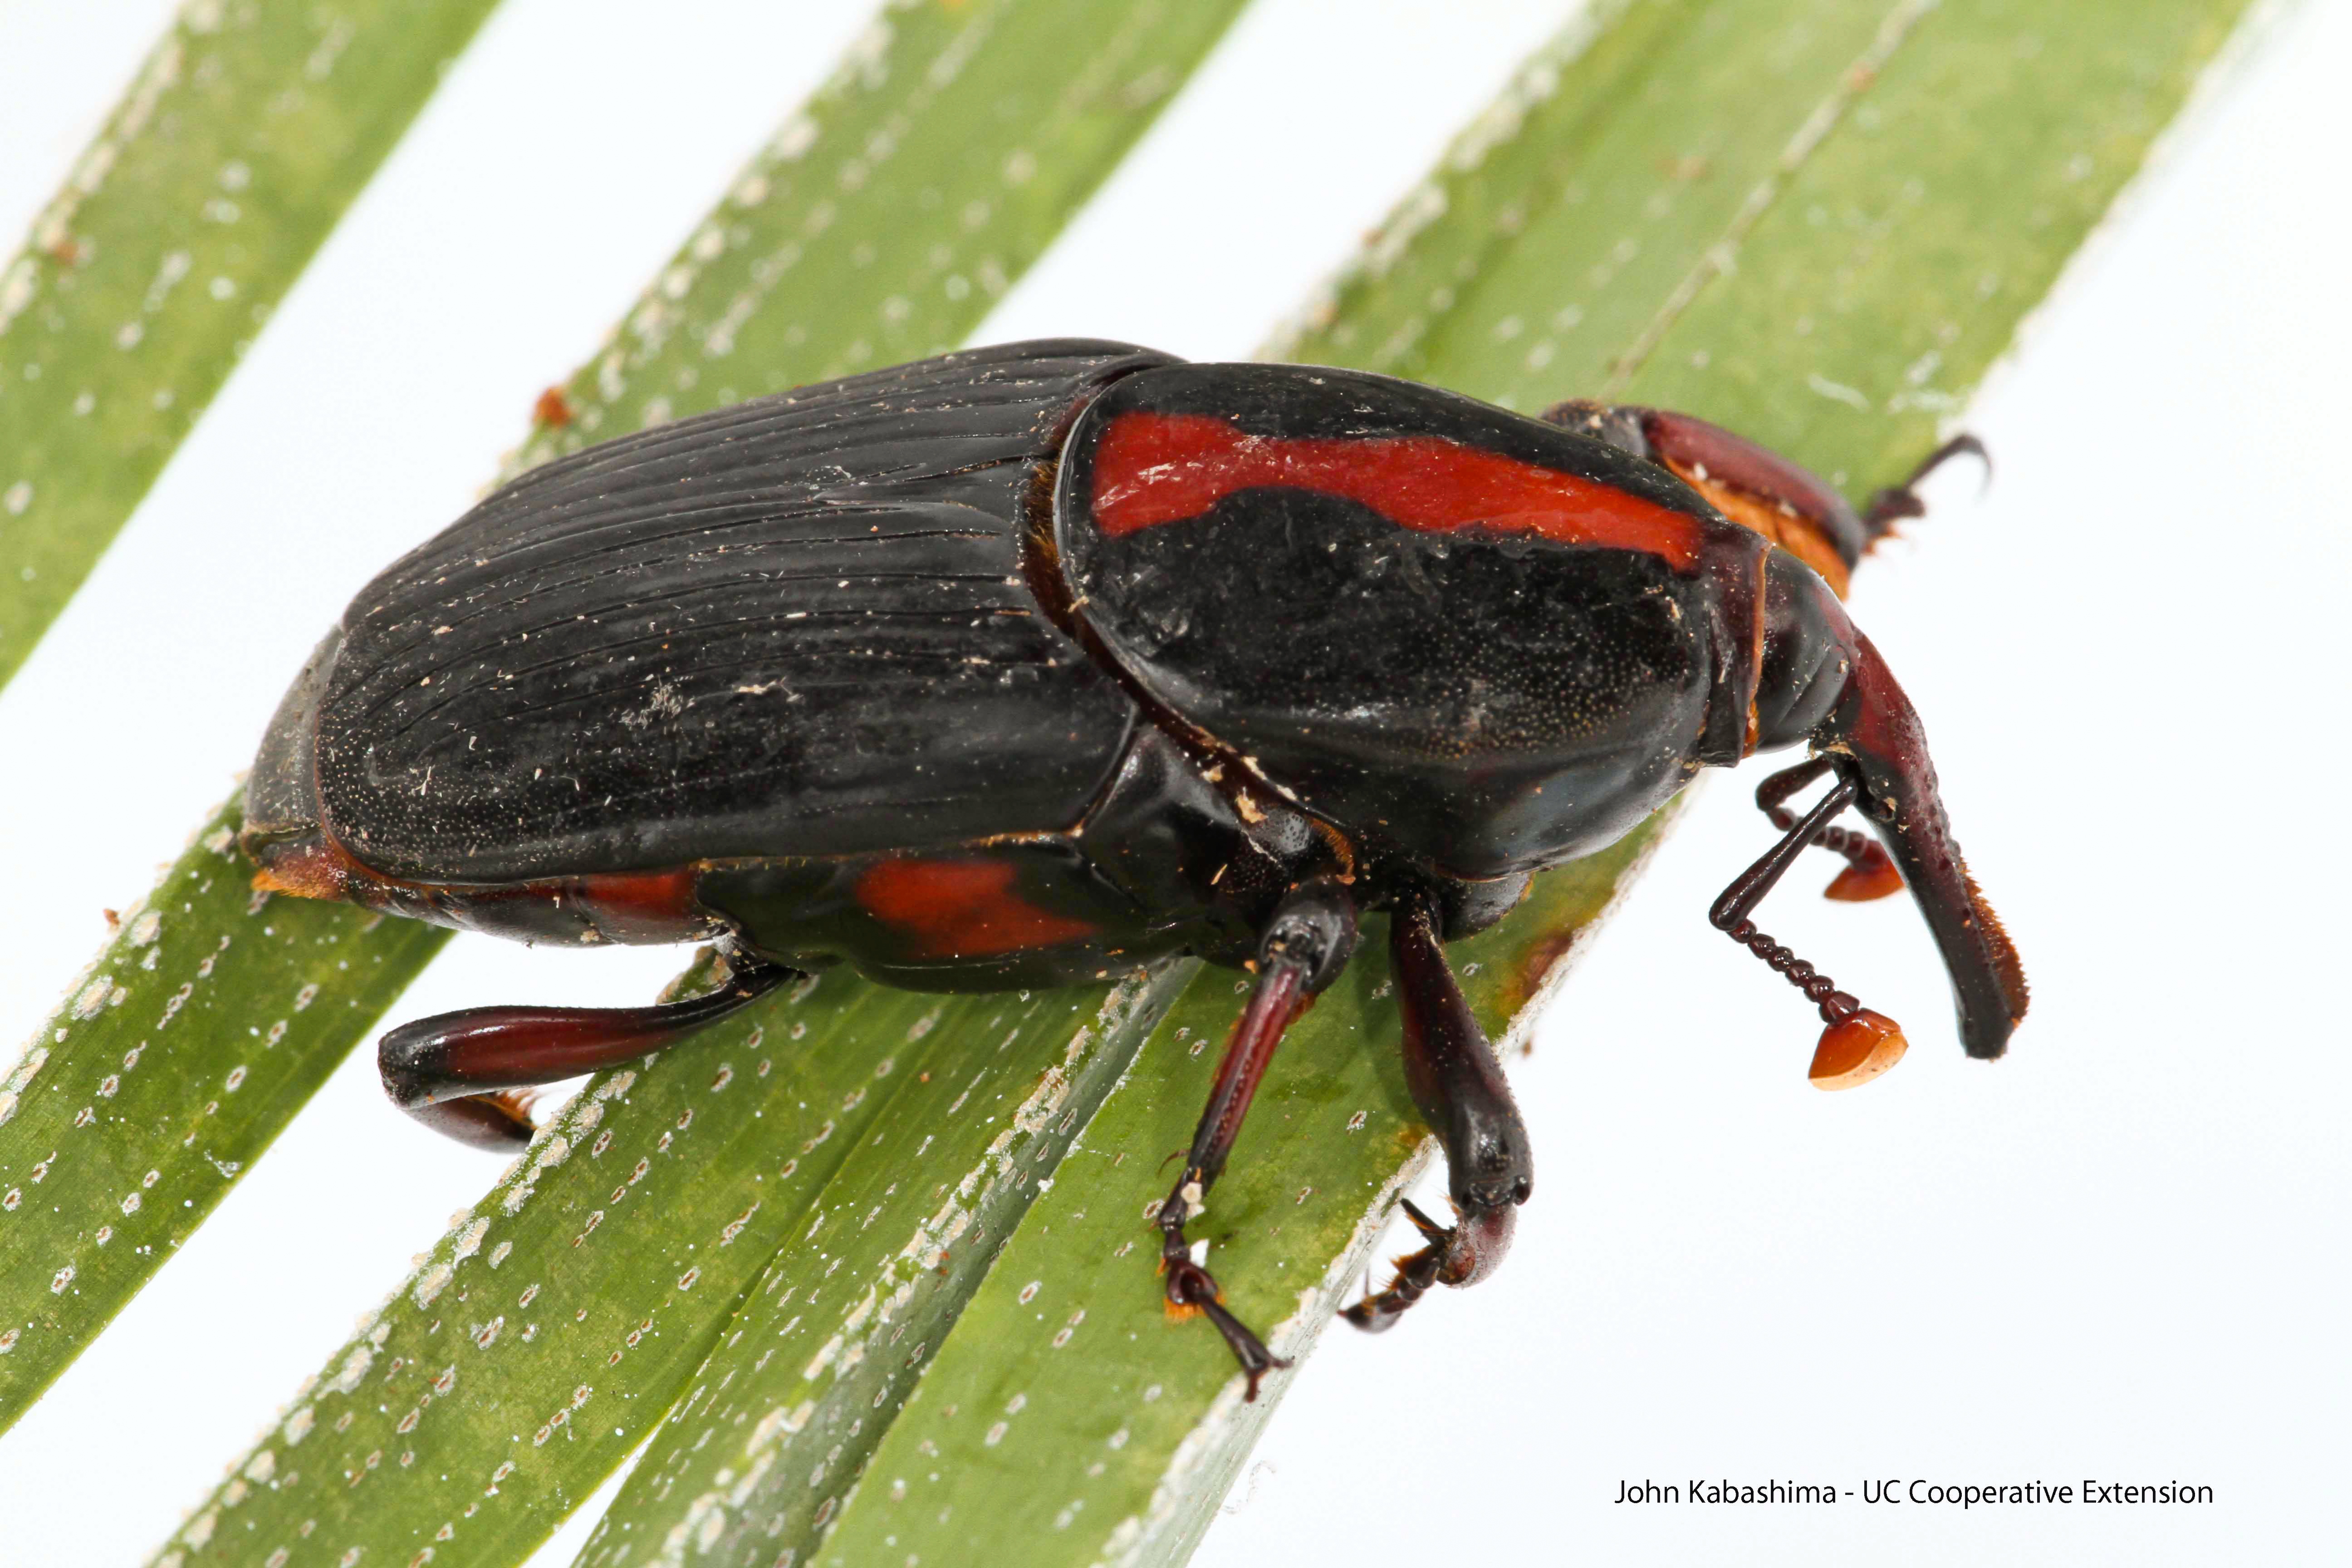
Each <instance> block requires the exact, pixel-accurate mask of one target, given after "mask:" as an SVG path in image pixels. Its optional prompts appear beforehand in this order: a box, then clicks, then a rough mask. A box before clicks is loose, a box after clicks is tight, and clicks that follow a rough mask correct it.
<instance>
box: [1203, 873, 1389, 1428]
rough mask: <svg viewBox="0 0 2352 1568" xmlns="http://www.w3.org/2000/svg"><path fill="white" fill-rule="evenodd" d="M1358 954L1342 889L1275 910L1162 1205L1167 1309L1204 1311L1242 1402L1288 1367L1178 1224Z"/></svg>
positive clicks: (1312, 886)
mask: <svg viewBox="0 0 2352 1568" xmlns="http://www.w3.org/2000/svg"><path fill="white" fill-rule="evenodd" d="M1355 949H1356V901H1355V899H1354V898H1353V896H1352V895H1350V894H1349V891H1348V889H1346V888H1345V887H1343V886H1341V885H1340V884H1339V883H1338V882H1330V881H1321V880H1318V881H1313V882H1307V883H1305V884H1303V885H1301V886H1299V887H1297V888H1294V889H1291V890H1290V892H1289V893H1288V894H1286V896H1285V897H1284V899H1283V900H1282V902H1281V903H1280V904H1279V905H1278V906H1276V910H1275V913H1274V918H1273V920H1271V921H1268V922H1267V924H1266V928H1265V935H1264V936H1263V937H1262V938H1260V939H1259V942H1258V955H1257V984H1256V986H1255V988H1254V989H1253V990H1252V991H1251V993H1250V999H1249V1005H1248V1006H1246V1007H1244V1009H1243V1010H1242V1016H1241V1018H1240V1020H1239V1021H1238V1022H1237V1023H1235V1024H1234V1033H1233V1037H1232V1038H1231V1039H1230V1040H1228V1041H1227V1042H1226V1044H1225V1055H1224V1059H1223V1060H1222V1061H1221V1062H1219V1063H1218V1064H1217V1079H1216V1083H1215V1085H1214V1086H1213V1088H1211V1089H1210V1090H1209V1103H1208V1107H1207V1109H1205V1110H1202V1112H1201V1122H1200V1125H1199V1127H1198V1128H1196V1129H1195V1130H1194V1131H1193V1133H1192V1149H1191V1150H1190V1151H1189V1152H1187V1153H1186V1154H1185V1156H1184V1171H1183V1173H1182V1174H1181V1175H1180V1176H1178V1177H1177V1178H1176V1185H1175V1187H1174V1189H1173V1190H1171V1192H1170V1193H1169V1194H1168V1197H1167V1200H1166V1201H1165V1202H1164V1203H1162V1204H1161V1205H1160V1269H1161V1271H1162V1272H1163V1273H1164V1274H1165V1275H1166V1276H1167V1293H1168V1305H1169V1308H1170V1310H1172V1311H1175V1312H1177V1313H1179V1314H1182V1315H1188V1316H1189V1315H1190V1314H1191V1313H1192V1312H1195V1311H1197V1312H1200V1313H1202V1314H1203V1315H1205V1316H1206V1317H1207V1318H1208V1320H1209V1321H1210V1322H1212V1323H1213V1324H1215V1325H1216V1329H1217V1332H1218V1333H1220V1334H1222V1335H1223V1336H1224V1341H1225V1343H1226V1345H1227V1346H1228V1347H1229V1348H1231V1350H1232V1351H1233V1352H1234V1360H1235V1361H1238V1362H1239V1363H1241V1366H1242V1373H1243V1375H1244V1376H1246V1377H1247V1378H1248V1379H1249V1392H1248V1394H1246V1395H1245V1396H1244V1397H1246V1398H1249V1399H1255V1398H1256V1397H1257V1385H1258V1380H1259V1379H1261V1378H1263V1377H1265V1374H1266V1373H1269V1372H1272V1371H1273V1370H1274V1369H1275V1368H1276V1367H1280V1366H1287V1365H1289V1364H1290V1363H1287V1362H1286V1361H1283V1360H1281V1359H1280V1358H1278V1357H1277V1356H1276V1355H1275V1354H1274V1352H1271V1351H1269V1350H1267V1349H1266V1348H1265V1341H1263V1340H1261V1339H1259V1338H1258V1337H1257V1335H1256V1334H1255V1333H1253V1332H1252V1331H1250V1330H1249V1328H1248V1327H1247V1326H1246V1325H1244V1323H1243V1322H1242V1321H1241V1320H1240V1319H1238V1318H1236V1317H1234V1315H1233V1313H1231V1312H1230V1311H1228V1310H1225V1305H1224V1301H1223V1295H1224V1292H1223V1289H1220V1288H1219V1286H1218V1284H1217V1281H1216V1278H1215V1276H1213V1275H1212V1274H1211V1273H1210V1272H1209V1271H1208V1269H1207V1268H1205V1267H1203V1266H1202V1264H1201V1262H1200V1261H1199V1260H1198V1259H1196V1258H1194V1257H1193V1256H1192V1243H1191V1242H1189V1241H1187V1240H1186V1239H1185V1237H1184V1222H1185V1221H1186V1220H1188V1219H1191V1218H1192V1217H1194V1216H1196V1215H1199V1214H1200V1213H1201V1212H1202V1207H1203V1203H1204V1200H1205V1199H1206V1197H1207V1195H1208V1192H1209V1189H1210V1188H1211V1187H1212V1186H1213V1185H1215V1184H1216V1180H1217V1177H1218V1176H1219V1175H1220V1174H1221V1173H1223V1171H1224V1168H1225V1160H1226V1158H1227V1157H1228V1156H1229V1155H1231V1154H1232V1152H1233V1148H1234V1139H1235V1138H1237V1137H1239V1136H1240V1134H1241V1130H1242V1118H1243V1117H1244V1116H1246V1115H1248V1114H1249V1106H1250V1100H1251V1099H1252V1098H1253V1097H1254V1096H1255V1094H1256V1093H1257V1086H1258V1083H1259V1081H1260V1080H1261V1079H1264V1078H1265V1069H1266V1068H1267V1067H1268V1066H1269V1065H1270V1064H1271V1063H1272V1062H1273V1060H1274V1048H1275V1047H1276V1046H1277V1045H1279V1044H1281V1043H1282V1035H1283V1031H1284V1030H1285V1029H1287V1028H1288V1027H1289V1026H1290V1025H1291V1022H1292V1020H1294V1019H1296V1018H1297V1016H1298V1015H1299V1014H1301V1013H1303V1012H1305V1011H1306V1010H1307V1005H1308V1004H1309V1003H1310V1002H1311V1001H1312V1000H1313V999H1314V997H1315V994H1316V993H1318V992H1319V991H1321V990H1322V989H1323V988H1324V987H1325V986H1327V985H1328V984H1331V982H1332V981H1334V980H1336V979H1338V978H1339V972H1340V971H1341V970H1342V969H1344V968H1346V967H1347V964H1348V958H1349V954H1351V953H1352V952H1355Z"/></svg>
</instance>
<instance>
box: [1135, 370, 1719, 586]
mask: <svg viewBox="0 0 2352 1568" xmlns="http://www.w3.org/2000/svg"><path fill="white" fill-rule="evenodd" d="M1249 489H1299V490H1315V491H1318V492H1319V493H1321V494H1325V495H1336V496H1344V497H1346V498H1347V499H1348V500H1352V501H1357V502H1360V504H1362V505H1364V506H1368V507H1370V508H1371V509H1372V510H1375V511H1377V512H1379V513H1380V514H1381V516H1383V517H1385V518H1387V519H1388V520H1389V521H1391V522H1394V523H1395V524H1397V525H1398V526H1399V527H1400V528H1410V529H1412V530H1414V531H1418V532H1423V533H1451V532H1453V531H1455V530H1456V529H1462V528H1471V527H1477V528H1486V529H1493V530H1496V531H1501V532H1507V533H1535V534H1540V535H1542V536H1543V537H1544V538H1546V539H1552V540H1558V541H1559V542H1561V543H1563V544H1600V545H1607V546H1610V547H1612V548H1614V549H1620V550H1642V551H1647V552H1650V553H1652V554H1654V555H1660V556H1663V557H1664V558H1665V559H1666V561H1668V562H1669V563H1672V564H1673V566H1674V568H1675V570H1676V571H1678V572H1688V571H1691V570H1693V569H1695V568H1696V566H1697V564H1698V559H1699V552H1700V551H1701V550H1702V549H1703V548H1704V546H1705V543H1706V525H1705V524H1704V523H1702V522H1701V521H1699V520H1698V519H1696V518H1695V517H1688V516H1685V515H1684V514H1683V513H1681V512H1678V511H1673V510H1668V509H1667V508H1665V507H1662V506H1659V505H1657V504H1656V503H1655V502H1654V501H1646V500H1643V499H1642V498H1641V497H1639V496H1634V495H1628V494H1627V493H1626V492H1625V491H1623V490H1621V489H1615V488H1613V487H1612V486H1609V485H1604V484H1601V483H1598V482H1596V481H1594V480H1591V479H1580V478H1578V477H1577V476H1576V475H1574V474H1564V473H1561V472H1559V470H1557V469H1554V468H1544V467H1541V466H1540V465H1538V464H1535V463H1526V462H1521V461H1520V460H1519V459H1517V458H1507V457H1504V456H1503V455H1502V454H1501V453H1499V452H1488V451H1483V450H1481V449H1479V448H1478V447H1465V446H1463V445H1461V444H1460V443H1458V442H1454V441H1446V440H1442V439H1440V438H1438V437H1433V436H1379V437H1362V438H1360V439H1352V440H1348V439H1330V438H1321V437H1318V438H1311V439H1299V440H1291V439H1286V438H1283V437H1274V436H1252V435H1248V434H1246V433H1245V432H1244V431H1242V430H1239V429H1237V428H1235V427H1234V426H1233V425H1232V424H1231V423H1229V422H1228V421H1226V420H1223V419H1217V418H1213V417H1210V416H1206V415H1199V414H1152V413H1148V412H1144V411H1141V410H1129V411H1128V412H1127V413H1124V414H1120V415H1118V416H1115V417H1113V418H1112V420H1111V422H1110V428H1108V430H1106V431H1104V432H1103V437H1102V440H1101V443H1100V444H1099V445H1098V446H1097V448H1096V450H1095V468H1094V497H1093V510H1094V517H1095V521H1096V523H1097V525H1098V526H1099V527H1100V528H1101V529H1102V531H1104V532H1105V533H1107V534H1109V535H1110V536H1111V537H1113V538H1118V536H1120V535H1122V534H1129V533H1133V532H1136V531H1139V530H1141V529H1146V528H1150V527H1154V526H1156V525H1157V524H1160V523H1163V522H1176V521H1181V520H1182V519H1184V518H1188V517H1198V516H1200V515H1201V514H1202V512H1204V511H1207V510H1209V509H1210V508H1211V507H1213V506H1215V505H1216V504H1217V503H1218V502H1219V501H1221V500H1224V499H1225V498H1226V497H1227V496H1230V495H1234V494H1235V493H1237V492H1239V491H1242V490H1249Z"/></svg>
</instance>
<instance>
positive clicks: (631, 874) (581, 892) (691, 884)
mask: <svg viewBox="0 0 2352 1568" xmlns="http://www.w3.org/2000/svg"><path fill="white" fill-rule="evenodd" d="M701 879H702V872H701V870H700V869H699V868H697V867H693V866H681V867H678V868H675V869H672V870H667V871H614V872H606V873H603V874H599V875H596V876H589V877H575V878H572V879H570V881H571V889H570V890H572V892H573V893H574V895H575V896H576V897H577V898H578V899H579V900H580V903H581V905H582V906H583V908H584V909H585V910H586V911H587V912H588V914H589V916H590V918H591V919H593V921H594V922H595V924H596V928H597V929H598V930H599V931H602V932H603V933H604V935H605V936H606V937H607V938H609V939H611V940H613V941H615V942H631V941H636V942H680V941H684V940H687V938H688V937H690V936H693V935H696V934H698V933H699V932H700V931H702V930H703V929H704V928H705V927H707V926H708V925H709V917H707V916H706V915H704V914H703V912H702V906H701V905H699V904H698V903H697V902H696V901H695V897H694V894H695V889H696V886H697V885H698V883H699V882H700V881H701ZM544 886H545V884H534V885H532V887H531V888H530V891H532V892H537V891H539V890H540V889H541V888H543V887H544Z"/></svg>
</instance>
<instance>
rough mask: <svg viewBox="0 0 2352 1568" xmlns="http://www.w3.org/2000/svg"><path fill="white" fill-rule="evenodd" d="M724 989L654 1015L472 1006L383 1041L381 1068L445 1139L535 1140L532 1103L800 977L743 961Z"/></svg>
mask: <svg viewBox="0 0 2352 1568" xmlns="http://www.w3.org/2000/svg"><path fill="white" fill-rule="evenodd" d="M732 962H733V971H734V972H733V973H732V974H731V976H730V978H729V980H728V982H727V984H725V985H724V986H723V987H721V988H720V989H719V990H717V991H714V992H711V993H710V994H708V995H705V996H697V997H695V998H693V999H692V1000H690V1001H686V1002H671V1003H667V1004H664V1005H659V1006H653V1007H472V1008H468V1009H467V1010H466V1011H464V1012H462V1013H444V1014H442V1015H441V1016H438V1017H434V1018H420V1019H418V1020H417V1021H416V1022H415V1023H414V1024H405V1025H403V1026H401V1027H399V1028H397V1029H394V1030H393V1031H392V1032H391V1033H390V1034H388V1035H386V1036H384V1037H383V1042H382V1043H381V1044H379V1045H378V1046H377V1047H376V1066H377V1068H378V1070H380V1071H381V1072H382V1073H383V1089H384V1092H385V1093H386V1094H388V1095H390V1096H391V1097H392V1102H393V1103H394V1105H397V1106H399V1107H400V1108H401V1109H402V1110H405V1111H406V1112H408V1114H409V1115H411V1116H414V1117H415V1118H416V1120H417V1121H422V1122H423V1123H425V1125H426V1126H427V1127H430V1128H432V1129H433V1130H434V1131H436V1132H441V1133H446V1135H447V1136H449V1137H452V1138H455V1139H457V1141H458V1142H460V1143H471V1144H473V1145H474V1146H475V1147H476V1148H478V1149H496V1150H511V1149H513V1148H514V1147H515V1146H516V1145H518V1144H520V1143H525V1142H530V1135H531V1125H530V1115H529V1104H530V1101H529V1098H528V1097H527V1096H521V1095H517V1094H515V1093H513V1092H511V1091H512V1090H516V1089H528V1088H531V1087H533V1086H536V1085H539V1084H546V1083H559V1082H561V1081H562V1080H563V1079H567V1078H577V1077H579V1076H580V1075H581V1074H582V1073H586V1072H595V1071H597V1070H599V1069H600V1068H608V1067H615V1066H618V1065H619V1064H620V1063H622V1062H625V1061H627V1060H628V1059H629V1058H631V1057H639V1056H644V1055H645V1054H646V1052H648V1051H657V1050H660V1049H661V1048H662V1047H665V1046H668V1045H672V1044H674V1043H676V1042H677V1040H679V1039H680V1038H682V1037H685V1036H687V1035H688V1034H691V1033H692V1032H693V1031H695V1030H697V1029H698V1028H700V1027H702V1026H704V1025H705V1024H712V1023H716V1022H718V1021H719V1019H721V1018H723V1017H725V1016H727V1015H728V1014H730V1013H732V1012H734V1011H735V1010H736V1009H737V1008H739V1007H740V1006H742V1005H745V1004H746V1003H748V1002H751V1001H753V1000H755V999H756V998H758V997H761V996H764V995H766V994H768V993H769V992H771V991H772V990H774V989H775V988H776V987H777V986H779V985H781V984H783V983H784V982H785V981H787V980H791V979H794V978H796V977H797V972H796V971H794V970H791V969H786V968H784V967H783V966H782V965H781V964H773V963H764V962H761V961H758V960H751V959H737V960H734V961H732Z"/></svg>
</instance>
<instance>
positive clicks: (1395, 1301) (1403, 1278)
mask: <svg viewBox="0 0 2352 1568" xmlns="http://www.w3.org/2000/svg"><path fill="white" fill-rule="evenodd" d="M1400 1206H1402V1208H1403V1210H1404V1217H1405V1218H1407V1219H1409V1220H1411V1221H1412V1227H1413V1228H1414V1229H1415V1230H1417V1231H1419V1232H1421V1235H1422V1239H1423V1241H1425V1242H1426V1243H1427V1244H1428V1245H1426V1246H1424V1247H1422V1249H1421V1250H1420V1251H1418V1252H1409V1253H1406V1254H1405V1255H1404V1256H1402V1257H1401V1258H1394V1259H1392V1260H1391V1261H1392V1264H1393V1267H1394V1268H1395V1269H1396V1278H1395V1279H1392V1280H1391V1281H1389V1286H1388V1289H1385V1290H1381V1291H1377V1292H1374V1293H1372V1294H1370V1295H1367V1296H1366V1297H1365V1298H1364V1299H1363V1300H1360V1301H1358V1302H1356V1303H1355V1304H1354V1305H1353V1306H1350V1307H1346V1308H1343V1309H1341V1310H1340V1313H1339V1315H1340V1316H1341V1317H1343V1318H1345V1319H1347V1320H1348V1321H1349V1322H1350V1323H1353V1324H1354V1325H1355V1326H1356V1327H1358V1328H1360V1329H1361V1330H1363V1331H1365V1332H1366V1333H1368V1334H1380V1333H1386V1332H1387V1331H1389V1330H1391V1329H1392V1328H1394V1327H1395V1326H1396V1321H1397V1320H1398V1319H1399V1318H1401V1317H1402V1316H1403V1315H1404V1314H1405V1311H1406V1310H1407V1309H1409V1308H1411V1307H1412V1304H1413V1303H1414V1302H1416V1301H1418V1300H1421V1299H1422V1298H1423V1296H1425V1295H1427V1294H1428V1293H1429V1291H1430V1289H1431V1288H1432V1287H1433V1286H1438V1285H1467V1284H1472V1283H1475V1281H1476V1280H1478V1279H1485V1278H1486V1276H1487V1275H1489V1274H1491V1273H1493V1272H1494V1271H1495V1266H1496V1264H1497V1263H1499V1262H1500V1261H1501V1260H1502V1255H1503V1254H1504V1253H1505V1252H1507V1251H1508V1250H1509V1248H1510V1240H1511V1231H1512V1229H1513V1228H1514V1226H1516V1225H1517V1219H1518V1210H1517V1208H1516V1207H1513V1206H1506V1207H1503V1208H1499V1209H1491V1210H1487V1211H1486V1212H1484V1213H1481V1214H1478V1215H1465V1216H1463V1218H1462V1220H1461V1223H1459V1224H1456V1225H1450V1226H1448V1225H1440V1224H1438V1223H1437V1222H1436V1221H1435V1220H1433V1219H1432V1218H1430V1217H1429V1216H1428V1215H1425V1214H1423V1213H1422V1212H1421V1209H1420V1207H1419V1206H1418V1205H1415V1204H1414V1203H1413V1201H1412V1199H1411V1198H1405V1199H1402V1201H1401V1205H1400Z"/></svg>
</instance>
